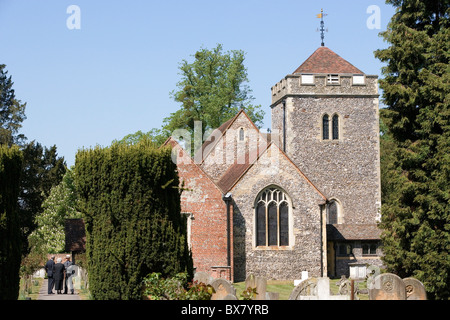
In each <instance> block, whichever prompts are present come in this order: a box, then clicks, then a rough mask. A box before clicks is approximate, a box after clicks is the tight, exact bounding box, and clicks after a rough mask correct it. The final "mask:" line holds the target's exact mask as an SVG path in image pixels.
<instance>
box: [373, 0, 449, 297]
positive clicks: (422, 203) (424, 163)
mask: <svg viewBox="0 0 450 320" xmlns="http://www.w3.org/2000/svg"><path fill="white" fill-rule="evenodd" d="M386 2H387V3H388V4H392V5H393V6H394V7H396V8H397V10H396V13H395V14H394V16H393V17H392V19H391V22H390V23H389V26H388V29H387V31H385V32H383V33H382V36H383V37H384V39H385V40H386V41H387V42H389V43H390V46H389V47H388V48H387V49H384V50H378V51H377V52H376V53H375V55H376V57H377V58H378V59H380V60H381V61H382V62H384V63H386V66H385V67H384V68H383V75H384V78H383V79H381V80H380V86H381V88H382V89H383V99H384V102H385V104H386V105H387V108H386V109H385V110H383V111H382V113H381V115H382V117H383V118H384V119H383V121H384V123H385V124H386V125H387V132H386V133H387V135H388V136H389V137H391V138H392V140H391V141H388V142H387V144H389V145H390V152H389V153H387V154H386V158H385V159H389V161H387V162H386V163H389V167H385V168H384V169H383V170H386V172H385V173H386V175H385V178H384V181H383V184H386V183H389V184H391V186H390V187H387V188H384V190H385V191H386V192H388V194H386V193H385V194H384V195H383V201H384V204H383V207H382V224H381V227H382V228H383V229H384V232H383V235H382V239H383V242H384V261H385V263H386V265H387V266H388V269H389V270H390V271H392V272H395V273H397V274H399V275H400V276H402V277H406V276H414V277H416V278H418V279H419V280H421V281H422V282H423V283H424V285H425V286H426V288H427V291H428V292H429V296H430V297H431V298H435V299H448V298H449V297H450V288H449V285H448V284H449V283H450V254H449V249H450V121H449V120H450V109H449V103H450V64H449V62H450V50H449V49H450V32H449V23H450V22H449V17H450V1H449V0H427V1H417V0H387V1H386ZM385 142H386V141H385ZM382 143H383V142H382ZM387 144H386V143H385V144H384V146H386V145H387ZM382 146H383V144H382ZM393 186H394V187H393Z"/></svg>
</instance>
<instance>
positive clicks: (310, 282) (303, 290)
mask: <svg viewBox="0 0 450 320" xmlns="http://www.w3.org/2000/svg"><path fill="white" fill-rule="evenodd" d="M314 295H317V278H308V279H305V280H303V281H301V282H300V283H299V284H298V285H297V286H296V287H295V288H294V290H292V292H291V295H290V296H289V300H301V299H300V297H301V296H314Z"/></svg>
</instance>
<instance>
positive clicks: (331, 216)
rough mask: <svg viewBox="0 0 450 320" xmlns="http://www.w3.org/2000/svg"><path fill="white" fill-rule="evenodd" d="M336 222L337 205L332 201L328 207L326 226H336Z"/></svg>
mask: <svg viewBox="0 0 450 320" xmlns="http://www.w3.org/2000/svg"><path fill="white" fill-rule="evenodd" d="M337 222H338V204H337V202H336V201H332V202H331V203H330V204H329V205H328V224H337Z"/></svg>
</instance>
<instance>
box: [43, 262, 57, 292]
mask: <svg viewBox="0 0 450 320" xmlns="http://www.w3.org/2000/svg"><path fill="white" fill-rule="evenodd" d="M54 267H55V256H52V257H51V258H50V260H48V261H47V263H46V264H45V272H47V278H48V290H47V293H48V294H53V285H54V284H55V281H54V279H53V268H54Z"/></svg>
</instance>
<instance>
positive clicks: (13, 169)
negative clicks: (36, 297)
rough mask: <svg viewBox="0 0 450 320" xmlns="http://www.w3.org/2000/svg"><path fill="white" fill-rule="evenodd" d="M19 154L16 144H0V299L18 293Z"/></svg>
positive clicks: (9, 298) (19, 251) (10, 297)
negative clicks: (12, 145) (9, 145)
mask: <svg viewBox="0 0 450 320" xmlns="http://www.w3.org/2000/svg"><path fill="white" fill-rule="evenodd" d="M21 168H22V154H21V152H20V150H19V148H18V147H16V146H14V147H11V148H9V147H7V146H5V145H0V300H16V299H17V297H18V295H19V268H20V258H21V243H20V225H19V217H18V208H17V198H18V196H19V183H20V173H21Z"/></svg>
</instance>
